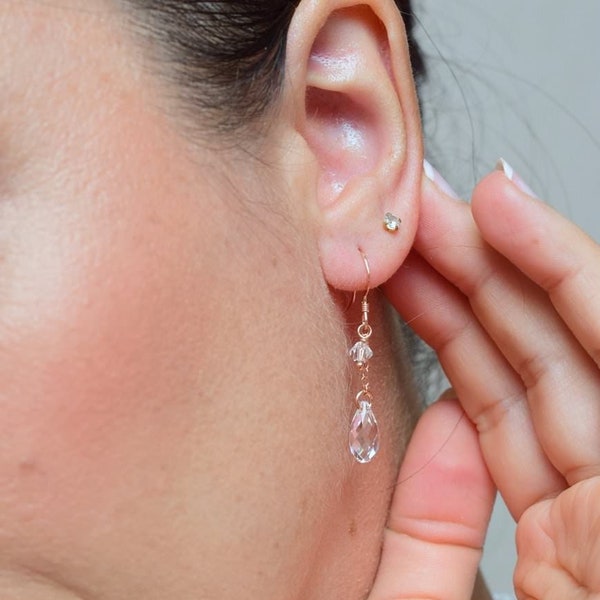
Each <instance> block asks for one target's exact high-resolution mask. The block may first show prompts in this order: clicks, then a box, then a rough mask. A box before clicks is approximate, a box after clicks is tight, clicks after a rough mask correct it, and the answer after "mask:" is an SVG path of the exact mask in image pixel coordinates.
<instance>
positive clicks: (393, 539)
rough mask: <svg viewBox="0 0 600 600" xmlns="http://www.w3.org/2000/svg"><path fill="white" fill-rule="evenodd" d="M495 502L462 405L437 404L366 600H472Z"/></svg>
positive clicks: (410, 454) (406, 476)
mask: <svg viewBox="0 0 600 600" xmlns="http://www.w3.org/2000/svg"><path fill="white" fill-rule="evenodd" d="M494 495H495V489H494V486H493V484H492V482H491V479H490V477H489V474H488V472H487V469H486V466H485V462H484V461H483V458H482V456H481V453H480V450H479V444H478V441H477V434H476V432H475V430H474V428H473V426H472V425H471V423H470V422H469V420H468V418H466V416H464V413H463V412H462V409H461V408H460V405H459V404H458V402H456V401H450V400H444V401H441V402H439V403H437V404H436V405H434V406H433V407H431V408H430V409H429V410H428V411H427V412H426V413H425V415H424V416H423V417H422V419H421V420H420V421H419V423H418V425H417V429H416V430H415V433H414V435H413V438H412V440H411V443H410V445H409V448H408V450H407V453H406V457H405V459H404V462H403V464H402V468H401V470H400V475H399V480H398V484H397V488H396V492H395V495H394V500H393V502H392V508H391V513H390V519H389V523H388V528H387V529H386V532H385V537H384V543H383V552H382V557H381V563H380V567H379V571H378V574H377V578H376V580H375V584H374V586H373V589H372V591H371V594H370V596H369V600H389V599H390V598H405V599H417V598H418V599H421V598H429V599H431V600H434V599H438V598H439V599H442V598H443V599H444V600H465V599H466V598H470V597H471V592H472V591H473V585H474V582H475V577H476V575H477V568H478V564H479V560H480V558H481V549H482V546H483V541H484V538H485V532H486V529H487V525H488V522H489V518H490V514H491V510H492V505H493V501H494Z"/></svg>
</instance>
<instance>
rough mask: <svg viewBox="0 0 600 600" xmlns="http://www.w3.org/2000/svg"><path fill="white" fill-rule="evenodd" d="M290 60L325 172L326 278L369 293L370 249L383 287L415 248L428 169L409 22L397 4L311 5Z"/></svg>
mask: <svg viewBox="0 0 600 600" xmlns="http://www.w3.org/2000/svg"><path fill="white" fill-rule="evenodd" d="M324 4H327V5H328V6H323V5H324ZM287 63H288V64H287V65H286V67H287V72H288V73H290V74H291V76H290V81H288V89H289V90H291V91H292V93H293V94H295V96H296V98H295V99H294V102H293V104H294V106H296V107H297V113H296V114H295V117H294V118H295V123H294V125H295V127H296V128H297V130H298V132H299V133H300V134H301V135H302V136H303V137H304V139H305V141H306V144H307V147H308V148H309V149H310V151H311V152H312V154H313V156H314V158H315V159H316V162H317V163H318V167H319V168H318V181H316V182H315V186H314V189H315V190H316V192H315V193H316V199H315V200H316V202H315V203H316V206H317V207H318V213H319V218H320V223H319V250H320V256H321V264H322V268H323V272H324V275H325V278H326V280H327V281H328V283H329V284H330V285H332V286H333V287H335V288H337V289H340V290H356V289H360V288H361V287H363V286H364V265H363V259H362V256H361V252H363V253H365V254H366V255H368V256H369V260H370V262H371V265H372V266H371V268H372V274H371V277H372V281H371V283H372V285H373V286H376V285H379V284H381V283H383V282H384V281H385V280H386V279H388V278H389V277H391V275H392V274H393V273H394V272H395V271H396V269H397V268H398V267H399V266H400V264H401V262H402V261H403V259H404V257H405V256H406V254H407V253H408V251H409V249H410V247H411V245H412V240H413V238H414V234H415V230H416V223H417V219H418V214H417V212H418V201H417V200H418V194H419V189H420V182H421V173H422V169H421V164H422V150H421V134H420V123H419V116H418V108H417V106H418V104H417V101H416V97H415V93H414V83H413V79H412V72H411V68H410V61H409V54H408V49H407V44H406V39H405V32H404V27H403V23H402V17H401V15H400V13H399V12H398V10H397V8H396V6H395V4H394V2H393V1H392V0H381V1H376V0H373V1H369V0H366V1H363V2H361V3H356V2H352V1H348V0H346V1H343V0H341V1H340V2H337V3H335V2H333V3H319V2H314V1H313V0H303V2H301V3H300V5H299V7H298V9H297V11H296V14H295V17H294V20H293V22H292V25H291V28H290V36H289V42H288V55H287ZM386 213H391V214H393V215H398V216H399V217H400V218H401V219H402V225H401V226H400V228H399V229H398V230H396V231H392V230H391V229H390V228H389V227H386V224H385V221H384V219H385V214H386ZM392 229H393V228H392Z"/></svg>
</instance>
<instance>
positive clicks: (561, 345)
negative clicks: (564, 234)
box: [415, 185, 600, 483]
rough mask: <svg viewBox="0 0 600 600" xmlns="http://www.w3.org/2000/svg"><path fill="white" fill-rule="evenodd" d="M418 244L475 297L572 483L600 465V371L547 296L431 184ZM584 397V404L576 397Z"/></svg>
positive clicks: (547, 446)
mask: <svg viewBox="0 0 600 600" xmlns="http://www.w3.org/2000/svg"><path fill="white" fill-rule="evenodd" d="M422 215H423V216H422V224H421V225H420V228H419V232H418V235H417V240H416V243H415V247H416V248H417V250H418V251H419V253H420V254H421V255H423V256H424V257H425V258H426V259H427V261H428V262H430V264H431V265H432V266H433V267H434V268H435V269H436V270H437V271H438V272H439V273H440V274H442V275H443V276H444V277H445V278H447V279H448V280H449V281H450V282H452V283H453V284H454V285H456V286H457V287H458V288H459V289H460V290H461V291H462V293H463V294H465V295H466V296H467V297H468V299H469V302H470V305H471V307H472V309H473V312H474V314H475V315H476V316H477V318H478V319H479V321H480V323H481V324H482V326H483V327H484V328H485V330H486V331H487V332H488V333H489V335H490V337H491V338H492V339H493V340H494V342H495V343H496V344H497V346H498V348H499V349H500V350H501V352H502V353H503V354H504V356H505V357H506V359H507V360H508V362H509V363H510V364H511V365H512V367H513V368H514V369H515V370H516V371H517V373H518V374H519V376H520V377H521V379H522V380H523V382H524V383H525V387H526V388H527V397H528V401H529V404H530V408H531V414H532V417H533V421H534V425H535V429H536V432H537V435H538V438H539V440H540V442H541V444H542V446H543V448H544V450H545V452H546V453H547V455H548V457H549V459H550V461H551V462H552V463H553V464H554V465H555V467H556V468H557V469H558V470H559V471H560V472H561V473H562V474H563V475H564V476H565V477H566V478H567V480H568V481H569V482H571V483H572V482H574V481H578V480H579V479H581V478H584V477H589V476H590V475H593V474H596V473H597V472H598V471H599V470H600V444H598V443H597V441H596V440H597V432H598V430H600V403H598V402H597V401H596V398H597V397H598V396H600V372H599V371H598V369H597V367H596V365H595V364H594V362H593V361H592V360H591V359H590V357H589V355H588V354H587V353H586V352H585V350H584V349H583V348H582V347H581V345H580V344H579V342H578V341H577V339H576V338H575V337H574V336H573V334H572V333H571V332H570V331H569V329H568V327H567V326H566V324H565V323H564V321H563V320H562V318H561V317H560V315H558V313H557V312H556V310H555V309H554V307H553V305H552V303H551V302H550V299H549V298H548V296H547V294H546V293H545V292H544V291H543V290H542V289H541V288H540V287H539V286H538V285H537V284H535V283H534V282H533V281H531V280H530V279H529V278H528V277H527V276H526V275H524V274H523V273H522V272H521V271H520V270H518V269H517V268H516V267H515V266H514V265H512V264H511V263H510V262H509V261H508V260H506V258H504V257H503V256H502V255H500V254H499V253H498V252H496V250H494V249H493V248H491V247H490V246H489V245H488V244H487V243H486V242H485V241H484V240H483V239H482V237H481V235H480V233H479V230H478V229H477V226H476V224H475V222H474V221H473V218H472V215H471V210H470V208H469V206H468V205H467V204H465V203H464V202H457V201H455V200H450V199H448V198H447V197H445V196H443V195H442V194H441V193H440V192H439V190H437V188H435V186H433V185H429V186H426V188H425V192H424V194H423V201H422ZM573 399H577V402H573V401H572V400H573Z"/></svg>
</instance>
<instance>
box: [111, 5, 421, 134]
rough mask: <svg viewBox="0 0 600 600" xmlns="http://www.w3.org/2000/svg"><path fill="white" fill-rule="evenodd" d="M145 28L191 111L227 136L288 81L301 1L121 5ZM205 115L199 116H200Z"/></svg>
mask: <svg viewBox="0 0 600 600" xmlns="http://www.w3.org/2000/svg"><path fill="white" fill-rule="evenodd" d="M120 2H121V4H122V5H124V6H125V7H126V8H129V9H130V11H129V12H130V14H131V15H133V16H134V19H133V23H134V27H135V29H136V30H137V31H139V32H141V33H142V34H143V35H145V36H150V37H151V39H152V40H153V41H156V42H158V44H157V47H158V48H159V52H158V53H156V56H155V58H156V59H158V64H159V65H161V69H160V70H161V71H162V72H163V74H164V75H166V76H167V77H169V78H170V79H171V80H174V81H175V82H176V83H177V84H178V85H177V89H178V91H179V98H178V99H179V100H180V101H181V100H182V101H183V102H182V103H181V104H182V106H183V107H184V108H186V109H187V110H191V111H192V112H196V113H197V111H198V110H200V111H202V113H203V114H205V115H207V116H208V120H209V122H210V123H211V124H212V125H214V126H215V127H216V128H217V129H219V130H222V131H232V130H236V129H239V128H240V127H242V126H244V125H246V124H248V123H251V122H254V121H255V120H256V119H257V118H259V117H261V116H263V115H264V114H265V112H266V111H267V109H268V108H269V107H271V106H272V105H273V104H274V101H275V99H276V98H277V95H278V92H279V89H280V87H281V81H282V77H283V65H284V59H285V46H286V40H287V33H288V28H289V25H290V22H291V19H292V15H293V13H294V10H295V9H296V6H297V5H298V3H299V0H204V1H201V0H120ZM396 4H397V5H398V8H399V10H400V11H401V13H402V15H403V17H404V21H405V24H406V30H407V35H408V40H409V47H410V52H411V60H412V65H413V69H414V72H415V76H416V78H417V79H419V78H421V77H422V76H423V75H424V73H425V67H424V62H423V57H422V56H421V53H420V51H419V48H418V46H417V45H416V43H415V42H414V38H413V27H414V16H413V13H412V10H411V0H396ZM196 116H197V114H196Z"/></svg>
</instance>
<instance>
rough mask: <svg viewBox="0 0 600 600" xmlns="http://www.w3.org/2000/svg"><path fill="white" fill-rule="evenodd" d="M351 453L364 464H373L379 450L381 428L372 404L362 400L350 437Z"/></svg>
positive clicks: (355, 415) (353, 421)
mask: <svg viewBox="0 0 600 600" xmlns="http://www.w3.org/2000/svg"><path fill="white" fill-rule="evenodd" d="M348 441H349V445H350V452H351V453H352V456H354V458H355V459H356V460H357V461H358V462H359V463H362V464H365V463H368V462H371V461H372V460H373V459H374V458H375V455H376V454H377V451H378V450H379V426H378V425H377V419H376V418H375V415H374V414H373V409H372V408H371V403H370V402H367V401H366V400H361V401H360V405H359V407H358V409H357V411H356V412H355V413H354V418H353V419H352V425H351V426H350V435H349V439H348Z"/></svg>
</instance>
